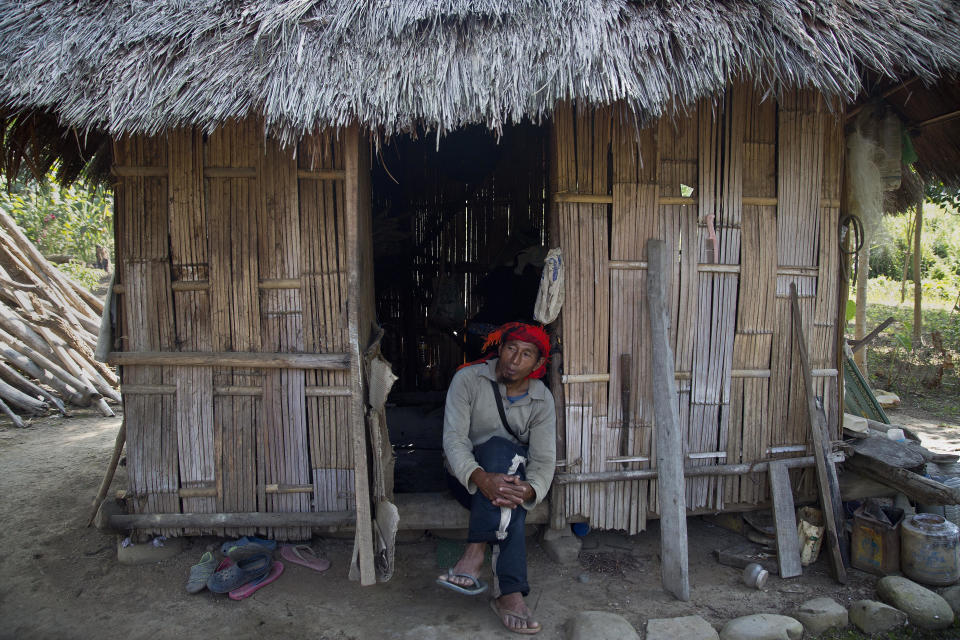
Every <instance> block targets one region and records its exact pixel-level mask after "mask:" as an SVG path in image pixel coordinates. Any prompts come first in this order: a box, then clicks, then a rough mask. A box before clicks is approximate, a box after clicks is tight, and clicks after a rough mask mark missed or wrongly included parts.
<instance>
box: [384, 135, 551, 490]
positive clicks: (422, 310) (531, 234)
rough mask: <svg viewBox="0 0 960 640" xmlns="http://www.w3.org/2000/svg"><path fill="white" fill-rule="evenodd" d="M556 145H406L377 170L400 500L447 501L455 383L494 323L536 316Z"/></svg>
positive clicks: (489, 141) (388, 151)
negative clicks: (447, 399)
mask: <svg viewBox="0 0 960 640" xmlns="http://www.w3.org/2000/svg"><path fill="white" fill-rule="evenodd" d="M547 159H548V135H547V129H546V128H545V127H541V126H536V125H533V124H529V123H524V124H519V125H514V126H509V127H507V128H505V129H504V131H503V134H502V136H501V137H500V139H499V140H498V139H497V138H496V137H495V136H494V134H493V133H491V132H489V131H488V130H486V129H485V128H483V127H479V126H470V127H465V128H462V129H459V130H457V131H455V132H453V133H451V134H448V135H446V136H444V137H442V138H441V139H440V140H439V145H438V142H437V138H436V137H435V136H427V137H422V138H414V137H411V136H399V137H397V138H395V139H393V140H391V141H390V142H389V143H387V144H385V145H384V146H383V147H382V148H381V149H380V153H379V154H378V155H377V157H376V159H375V161H374V163H373V173H372V192H371V198H372V212H373V246H374V278H375V286H376V296H377V316H378V319H379V321H380V324H381V325H382V326H383V328H384V330H385V335H384V339H383V353H384V356H385V357H386V358H387V359H388V360H389V361H390V363H391V364H392V366H393V371H394V373H396V374H397V375H398V376H399V379H398V380H397V383H396V384H395V386H394V390H393V392H392V393H391V395H390V399H389V402H388V405H387V425H388V428H389V430H390V439H391V442H392V444H393V446H394V450H395V451H396V454H397V465H396V477H395V490H396V491H398V492H417V491H438V490H441V489H442V487H443V486H444V485H443V482H444V475H443V465H442V454H441V433H442V425H443V399H444V393H445V390H446V388H447V385H448V384H449V382H450V379H451V378H452V377H453V374H454V373H455V372H456V370H457V367H459V366H460V365H461V364H463V363H464V362H467V361H468V360H469V359H473V358H476V357H478V355H479V353H478V350H479V347H480V344H481V342H482V335H483V334H485V332H486V330H488V328H489V327H490V326H492V325H495V324H498V323H500V322H505V321H508V320H518V319H529V316H531V315H532V310H533V304H534V301H535V298H536V293H537V286H538V283H539V278H540V270H541V267H542V263H543V257H544V255H545V254H546V248H545V240H546V218H547V207H548V206H549V203H548V191H549V189H548V176H549V167H548V164H547Z"/></svg>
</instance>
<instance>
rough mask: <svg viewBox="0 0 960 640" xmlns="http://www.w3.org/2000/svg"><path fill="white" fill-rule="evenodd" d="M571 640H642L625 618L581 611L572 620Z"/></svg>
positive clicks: (610, 614)
mask: <svg viewBox="0 0 960 640" xmlns="http://www.w3.org/2000/svg"><path fill="white" fill-rule="evenodd" d="M567 637H568V638H569V640H640V636H639V635H637V632H636V631H635V630H634V628H633V626H631V624H630V623H629V622H627V620H626V618H624V617H623V616H618V615H617V614H615V613H608V612H606V611H581V612H580V613H578V614H577V615H575V616H574V617H573V618H572V619H571V620H570V633H569V634H568V635H567Z"/></svg>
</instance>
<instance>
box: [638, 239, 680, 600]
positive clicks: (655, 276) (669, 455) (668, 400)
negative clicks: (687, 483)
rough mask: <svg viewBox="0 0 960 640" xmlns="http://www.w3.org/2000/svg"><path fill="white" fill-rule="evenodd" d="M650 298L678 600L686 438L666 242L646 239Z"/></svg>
mask: <svg viewBox="0 0 960 640" xmlns="http://www.w3.org/2000/svg"><path fill="white" fill-rule="evenodd" d="M647 261H648V262H649V268H648V269H647V302H648V306H647V308H648V311H649V314H650V343H651V355H650V359H651V361H652V364H653V367H652V369H653V404H654V415H655V420H656V424H657V429H656V433H657V480H658V487H659V493H660V526H661V529H660V546H661V549H662V554H661V567H662V568H661V572H660V578H661V581H662V583H663V587H664V589H666V590H667V591H668V592H669V593H671V594H673V595H674V596H675V597H676V598H677V599H679V600H682V601H684V602H686V601H687V600H689V599H690V580H689V576H688V571H689V567H688V563H687V553H688V549H687V513H686V511H687V509H686V498H685V495H684V481H683V441H682V439H681V433H680V414H679V410H678V406H677V387H676V382H675V381H674V379H673V367H674V365H673V363H674V359H673V349H671V348H670V327H669V325H670V318H669V316H668V315H667V313H668V311H667V300H668V298H667V278H668V277H669V274H670V273H671V272H672V270H671V267H672V265H671V264H670V262H669V256H668V253H667V246H666V243H665V242H663V241H662V240H656V239H651V240H648V241H647Z"/></svg>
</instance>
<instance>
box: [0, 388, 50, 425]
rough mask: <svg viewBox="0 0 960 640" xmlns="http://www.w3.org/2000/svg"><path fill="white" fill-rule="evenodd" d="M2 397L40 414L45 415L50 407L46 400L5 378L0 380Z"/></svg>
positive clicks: (25, 409)
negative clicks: (8, 381)
mask: <svg viewBox="0 0 960 640" xmlns="http://www.w3.org/2000/svg"><path fill="white" fill-rule="evenodd" d="M0 398H3V399H4V400H5V401H6V402H7V403H8V404H11V405H13V406H15V407H18V408H20V409H22V410H24V411H28V412H30V413H32V414H34V415H38V416H39V415H43V414H44V413H46V412H47V410H48V409H49V408H50V406H49V405H48V404H47V403H46V402H43V401H42V400H37V399H36V398H34V397H32V396H29V395H27V394H25V393H24V392H23V391H20V390H19V389H17V388H16V387H14V386H13V385H11V384H7V383H6V382H4V381H3V380H0Z"/></svg>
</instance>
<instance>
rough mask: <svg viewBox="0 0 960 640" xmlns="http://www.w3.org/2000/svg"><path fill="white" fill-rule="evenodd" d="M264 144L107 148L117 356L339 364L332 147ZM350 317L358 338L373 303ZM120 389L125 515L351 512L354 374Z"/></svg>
mask: <svg viewBox="0 0 960 640" xmlns="http://www.w3.org/2000/svg"><path fill="white" fill-rule="evenodd" d="M262 131H263V129H262V125H261V124H260V123H259V122H256V121H254V120H249V121H243V122H238V123H232V124H229V125H227V126H224V127H223V128H221V129H218V130H217V131H215V132H213V133H211V134H209V135H208V136H207V135H201V134H200V133H199V132H197V131H191V130H178V131H172V132H169V133H167V134H166V135H164V136H161V137H151V138H147V137H130V138H123V139H120V140H118V141H116V143H115V148H114V162H115V168H114V172H115V174H116V175H117V185H116V223H115V224H116V234H117V258H118V264H119V279H118V282H119V285H120V286H119V287H118V291H120V292H121V301H122V304H121V305H120V309H121V313H120V318H119V321H118V331H117V336H118V344H117V345H116V347H117V350H119V351H130V352H143V351H181V352H199V353H206V354H210V355H213V356H215V354H216V353H218V352H254V353H257V352H264V353H282V352H291V353H318V354H323V353H328V354H342V353H346V352H347V351H348V347H349V344H348V343H349V338H348V328H349V327H348V313H347V251H348V248H347V247H346V243H345V224H346V223H345V212H344V201H345V200H344V157H343V156H344V149H343V142H342V139H338V138H337V137H336V136H333V135H329V134H326V133H321V134H317V135H313V136H309V137H307V138H305V139H304V140H303V141H301V144H300V147H299V149H298V152H297V153H296V154H294V153H293V152H292V150H290V149H281V148H280V147H279V146H278V145H277V144H275V143H274V142H272V141H270V140H265V139H264V137H263V134H262ZM366 228H367V232H366V236H367V238H369V226H367V227H366ZM361 257H362V259H364V260H366V261H368V264H369V263H370V261H372V256H371V253H370V250H369V247H367V249H366V251H363V250H361ZM366 271H367V272H368V273H369V272H372V269H366ZM369 288H370V291H369V292H368V294H367V296H366V297H368V298H369V297H370V296H372V287H369ZM360 306H361V315H363V316H365V322H367V323H369V322H370V320H371V316H372V298H371V299H369V300H367V302H366V303H365V304H363V303H361V305H360ZM364 308H366V309H367V310H366V311H365V312H364V311H362V309H364ZM368 333H369V331H368V330H367V331H364V332H362V339H363V340H366V339H367V335H368ZM122 382H123V394H124V402H125V414H126V421H127V434H128V435H127V437H128V444H127V450H128V469H129V474H130V485H131V486H130V489H131V493H132V494H133V496H134V497H135V498H136V499H135V500H133V505H134V510H135V511H136V512H144V513H177V512H181V511H183V512H208V513H209V512H247V511H276V512H301V511H311V510H314V511H341V510H346V509H350V508H352V507H353V502H354V498H353V496H354V471H353V468H354V465H353V452H352V446H353V445H352V441H351V436H350V427H349V425H350V424H351V422H350V411H351V409H350V392H351V390H350V375H349V371H343V370H323V369H303V368H296V367H281V368H260V367H256V366H226V365H224V364H217V363H216V362H214V365H213V366H196V367H193V366H178V367H172V366H170V367H168V366H162V367H161V366H146V365H142V366H139V365H138V366H129V365H128V366H124V367H123V370H122ZM164 533H167V534H173V535H177V534H180V533H187V534H191V533H200V532H197V531H192V530H187V531H185V532H181V531H165V532H164ZM213 533H219V534H224V533H227V534H252V533H261V534H264V535H269V536H271V537H277V538H281V539H294V540H295V539H304V538H308V537H309V536H310V530H309V529H308V528H292V529H267V530H263V531H259V532H257V531H254V530H253V529H237V530H233V531H227V532H224V531H216V532H213Z"/></svg>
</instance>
